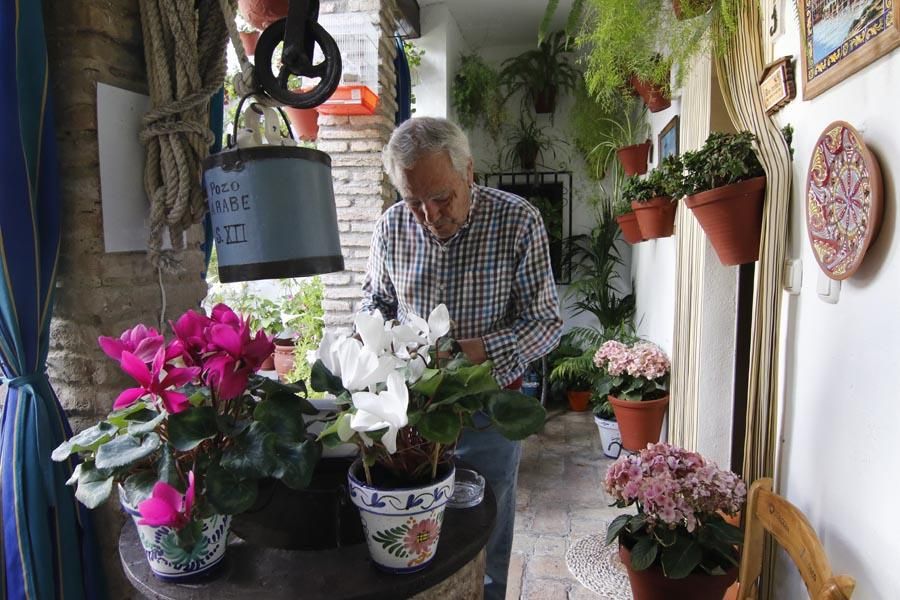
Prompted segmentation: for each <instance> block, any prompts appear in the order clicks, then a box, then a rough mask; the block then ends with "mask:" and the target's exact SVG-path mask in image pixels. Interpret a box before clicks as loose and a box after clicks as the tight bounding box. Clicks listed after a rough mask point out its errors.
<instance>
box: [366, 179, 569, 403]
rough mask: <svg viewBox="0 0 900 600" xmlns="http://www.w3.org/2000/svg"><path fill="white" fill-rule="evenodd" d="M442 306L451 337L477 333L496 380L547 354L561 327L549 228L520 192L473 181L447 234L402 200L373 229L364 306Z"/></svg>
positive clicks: (389, 311)
mask: <svg viewBox="0 0 900 600" xmlns="http://www.w3.org/2000/svg"><path fill="white" fill-rule="evenodd" d="M441 303H443V304H446V305H447V308H448V310H449V312H450V318H451V319H452V320H453V329H452V331H451V335H453V337H454V338H456V339H466V338H472V337H481V338H482V340H483V341H484V345H485V350H486V351H487V356H488V358H489V359H490V360H491V361H492V362H493V365H494V377H495V378H496V379H497V382H498V383H499V384H500V385H507V384H508V383H510V382H512V381H513V380H515V379H516V378H517V377H519V376H520V375H521V374H522V373H523V372H524V371H525V368H526V367H527V366H528V363H530V362H531V361H533V360H535V359H538V358H540V357H541V356H544V355H545V354H547V353H548V352H550V351H551V350H552V349H553V348H554V347H555V346H556V345H557V344H558V343H559V338H560V333H561V329H562V320H561V319H560V317H559V297H558V295H557V292H556V285H555V284H554V281H553V273H552V271H551V268H550V252H549V247H548V243H547V232H546V229H545V228H544V224H543V221H542V220H541V215H540V213H539V212H538V210H537V209H536V208H535V207H534V206H532V205H531V204H529V203H528V202H527V201H525V200H524V199H522V198H520V197H518V196H515V195H513V194H510V193H508V192H503V191H500V190H495V189H491V188H484V187H480V186H475V188H474V192H473V202H472V208H471V210H470V213H469V219H468V221H467V222H466V224H465V225H464V226H463V227H461V228H460V231H459V232H457V233H456V234H455V235H454V236H453V237H452V238H450V239H449V240H447V241H444V242H442V241H440V240H437V239H436V238H435V237H434V236H433V235H432V234H431V233H430V232H429V231H428V230H427V229H425V228H424V227H422V226H421V225H420V224H419V223H418V222H417V221H416V220H415V217H414V216H413V214H412V212H411V211H410V210H409V209H408V208H407V207H406V205H405V204H404V203H402V202H400V203H397V204H395V205H394V206H392V207H391V208H389V209H388V210H387V211H386V212H385V213H384V214H383V215H382V217H381V219H380V220H379V222H378V224H377V226H376V228H375V232H374V233H373V236H372V245H371V251H370V254H369V262H368V267H367V273H366V279H365V282H364V284H363V301H362V303H361V305H360V310H361V311H367V312H371V311H373V310H375V309H378V310H380V311H381V313H382V315H383V316H384V317H385V318H396V319H398V320H400V321H405V320H406V316H407V315H408V314H409V313H410V312H412V313H415V314H418V315H421V316H423V317H427V316H428V314H429V313H430V312H431V311H432V310H433V309H434V307H435V306H437V305H438V304H441Z"/></svg>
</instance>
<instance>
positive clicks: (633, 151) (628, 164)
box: [616, 141, 650, 177]
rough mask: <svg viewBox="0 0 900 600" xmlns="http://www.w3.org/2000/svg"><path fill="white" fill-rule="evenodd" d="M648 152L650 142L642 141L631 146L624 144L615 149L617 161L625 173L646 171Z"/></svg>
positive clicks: (636, 173) (632, 173)
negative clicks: (622, 146)
mask: <svg viewBox="0 0 900 600" xmlns="http://www.w3.org/2000/svg"><path fill="white" fill-rule="evenodd" d="M649 152H650V142H649V141H647V142H642V143H640V144H635V145H633V146H625V147H624V148H619V149H618V150H616V155H617V156H618V157H619V162H620V163H622V170H623V171H625V175H627V176H629V177H630V176H631V175H643V174H644V173H646V172H647V155H648V154H649Z"/></svg>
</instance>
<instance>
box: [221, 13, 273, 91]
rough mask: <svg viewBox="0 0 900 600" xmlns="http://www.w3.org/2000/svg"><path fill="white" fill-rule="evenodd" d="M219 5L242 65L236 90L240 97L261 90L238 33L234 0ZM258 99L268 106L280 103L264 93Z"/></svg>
mask: <svg viewBox="0 0 900 600" xmlns="http://www.w3.org/2000/svg"><path fill="white" fill-rule="evenodd" d="M219 7H220V8H221V10H222V14H223V15H225V26H226V27H228V37H229V39H230V40H231V45H232V46H233V47H234V52H235V54H237V58H238V64H239V65H240V67H241V70H240V72H239V73H237V74H235V76H234V91H235V92H236V93H237V95H238V97H240V98H242V97H244V96H246V95H248V94H251V93H254V94H255V93H257V92H259V90H260V85H259V82H258V81H257V80H256V71H255V70H254V68H253V63H252V62H250V59H249V58H248V57H247V53H246V52H245V51H244V44H242V43H241V34H240V33H238V29H237V22H236V19H235V12H234V5H233V0H219ZM256 100H257V103H261V104H265V105H267V106H277V105H278V104H277V103H276V102H274V101H273V100H272V99H271V98H269V97H268V96H264V95H263V94H257V98H256Z"/></svg>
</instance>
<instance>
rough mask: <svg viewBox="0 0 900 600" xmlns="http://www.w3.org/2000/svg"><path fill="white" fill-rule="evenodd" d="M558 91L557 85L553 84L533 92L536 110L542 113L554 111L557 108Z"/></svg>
mask: <svg viewBox="0 0 900 600" xmlns="http://www.w3.org/2000/svg"><path fill="white" fill-rule="evenodd" d="M556 93H557V90H556V86H551V87H547V88H544V89H542V90H541V91H540V92H538V93H535V94H533V95H532V98H533V99H534V112H536V113H538V114H540V115H545V114H547V113H552V112H553V111H554V110H555V109H556Z"/></svg>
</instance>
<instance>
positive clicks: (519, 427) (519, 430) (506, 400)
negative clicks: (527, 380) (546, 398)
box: [485, 390, 547, 440]
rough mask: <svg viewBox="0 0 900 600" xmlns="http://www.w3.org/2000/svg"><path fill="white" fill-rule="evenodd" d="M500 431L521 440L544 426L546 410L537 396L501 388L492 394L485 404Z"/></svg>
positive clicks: (506, 435) (510, 437)
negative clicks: (501, 389)
mask: <svg viewBox="0 0 900 600" xmlns="http://www.w3.org/2000/svg"><path fill="white" fill-rule="evenodd" d="M485 408H486V410H487V413H488V416H489V417H490V418H491V422H493V424H494V426H495V427H496V428H497V430H498V431H500V433H502V434H503V435H504V436H505V437H507V438H508V439H511V440H523V439H525V438H527V437H528V436H529V435H532V434H534V433H537V432H538V431H540V430H541V428H542V427H543V426H544V421H545V420H546V418H547V411H545V410H544V407H543V406H541V404H540V402H538V400H537V398H532V397H530V396H526V395H525V394H520V393H519V392H513V391H509V390H503V391H500V392H497V393H496V394H493V395H492V396H491V397H490V398H488V401H487V403H486V406H485Z"/></svg>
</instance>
